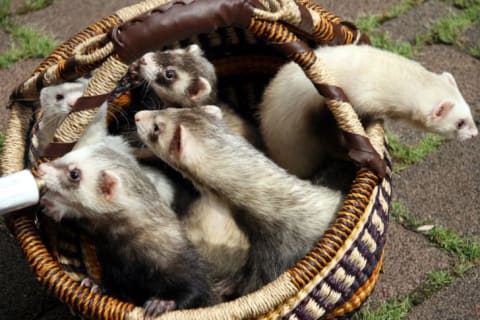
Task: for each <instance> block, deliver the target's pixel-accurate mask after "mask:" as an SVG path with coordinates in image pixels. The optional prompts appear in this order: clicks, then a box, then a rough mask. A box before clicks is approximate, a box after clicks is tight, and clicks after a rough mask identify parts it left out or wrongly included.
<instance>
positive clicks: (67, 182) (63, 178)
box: [38, 143, 155, 221]
mask: <svg viewBox="0 0 480 320" xmlns="http://www.w3.org/2000/svg"><path fill="white" fill-rule="evenodd" d="M38 172H39V176H40V178H41V179H42V180H43V181H44V182H45V190H46V192H45V195H44V197H45V199H47V200H48V201H50V202H55V203H59V204H60V205H61V207H63V208H72V209H74V210H69V211H63V212H59V213H56V216H55V217H54V218H55V219H57V220H60V219H61V218H62V217H63V216H65V215H70V216H72V215H73V216H76V217H77V218H79V217H82V218H87V219H91V220H94V221H101V219H102V217H105V218H106V219H108V217H110V216H111V214H112V213H113V214H116V215H120V214H119V213H121V212H123V211H124V210H135V208H137V203H138V201H134V200H132V199H145V197H147V198H148V200H147V199H145V201H149V200H151V199H150V198H153V199H154V198H155V197H154V196H153V197H149V190H153V189H154V187H153V185H150V184H151V183H150V184H149V181H148V179H146V178H145V179H142V172H141V170H140V169H139V168H138V166H136V163H135V161H133V159H132V158H130V157H128V156H126V155H124V154H121V153H118V152H116V151H115V150H113V149H110V148H109V147H108V146H107V145H105V144H104V143H99V144H95V145H90V146H86V147H84V148H80V149H78V150H74V151H72V152H69V153H67V154H66V155H64V156H63V157H61V158H58V159H56V160H54V161H52V162H50V163H43V164H41V165H40V166H39V170H38ZM127 186H128V188H127ZM118 219H120V216H118V217H117V220H116V221H118Z"/></svg>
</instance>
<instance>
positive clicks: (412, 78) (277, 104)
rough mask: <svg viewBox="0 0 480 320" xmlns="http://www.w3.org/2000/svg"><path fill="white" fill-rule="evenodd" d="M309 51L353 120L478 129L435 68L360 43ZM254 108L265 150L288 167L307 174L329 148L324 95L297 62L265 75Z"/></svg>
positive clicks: (452, 132) (446, 132) (453, 86)
mask: <svg viewBox="0 0 480 320" xmlns="http://www.w3.org/2000/svg"><path fill="white" fill-rule="evenodd" d="M315 54H316V55H317V57H318V58H319V59H320V60H321V61H322V62H323V64H324V65H325V67H326V68H327V70H326V72H328V74H329V75H330V76H331V77H332V78H333V79H334V81H335V83H336V84H337V85H338V86H339V87H341V88H342V89H343V90H344V91H345V93H346V95H347V96H348V98H349V99H350V102H351V104H352V107H353V108H354V110H355V111H356V112H357V113H358V115H359V116H360V117H361V118H367V119H378V118H380V119H381V118H385V117H388V118H392V119H402V120H405V121H407V122H409V123H411V124H413V125H416V126H418V127H420V128H423V129H425V130H427V131H431V132H434V133H438V134H440V135H443V136H445V137H447V138H457V139H458V140H465V139H469V138H472V137H474V136H476V135H477V134H478V129H477V128H476V125H475V122H474V120H473V118H472V114H471V111H470V107H469V106H468V104H467V103H466V102H465V100H464V98H463V96H462V94H461V93H460V90H459V88H458V86H457V83H456V81H455V79H454V78H453V76H452V75H451V74H450V73H448V72H443V73H441V74H436V73H433V72H430V71H428V70H426V69H425V68H424V67H423V66H422V65H420V64H419V63H417V62H414V61H412V60H409V59H407V58H404V57H402V56H400V55H397V54H394V53H391V52H387V51H384V50H380V49H376V48H373V47H370V46H366V45H362V46H356V45H344V46H336V47H319V48H317V49H316V50H315ZM259 114H260V123H261V124H260V127H261V133H262V138H263V140H264V144H265V147H266V149H267V153H268V155H269V156H270V157H271V158H272V159H273V160H274V161H275V162H276V163H277V164H278V165H280V166H281V167H283V168H285V169H287V171H288V172H290V173H292V174H295V175H297V176H299V177H301V178H309V177H312V175H313V174H314V173H315V172H316V171H317V170H318V168H319V167H320V166H321V164H322V163H323V161H324V159H325V157H326V156H327V155H328V154H329V152H330V151H329V150H328V147H329V145H330V144H331V139H332V135H331V134H329V133H332V132H334V133H335V130H333V131H332V129H335V128H332V125H331V123H332V121H329V120H328V118H332V116H331V114H330V113H329V111H328V110H327V108H326V103H325V99H324V98H323V97H322V96H321V95H320V94H319V93H318V92H317V90H316V89H315V87H314V86H313V84H312V83H311V81H310V80H309V79H308V78H307V77H306V75H305V74H304V72H303V70H302V69H301V68H300V67H299V66H298V65H297V64H295V63H293V62H291V63H288V64H287V65H285V66H284V67H282V68H281V69H280V70H279V71H278V73H277V74H276V75H275V77H274V78H273V79H272V80H271V82H270V83H269V85H268V86H267V88H266V90H265V92H264V95H263V100H262V102H261V103H260V106H259ZM335 135H336V136H338V130H337V131H336V133H335ZM335 135H334V136H333V137H334V139H333V140H336V138H335Z"/></svg>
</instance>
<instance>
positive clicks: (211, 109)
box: [200, 105, 223, 120]
mask: <svg viewBox="0 0 480 320" xmlns="http://www.w3.org/2000/svg"><path fill="white" fill-rule="evenodd" d="M200 108H201V109H202V110H203V111H205V112H206V113H208V114H210V115H212V116H214V117H215V118H217V119H219V120H221V119H222V118H223V113H222V110H221V109H220V108H219V107H217V106H214V105H206V106H201V107H200Z"/></svg>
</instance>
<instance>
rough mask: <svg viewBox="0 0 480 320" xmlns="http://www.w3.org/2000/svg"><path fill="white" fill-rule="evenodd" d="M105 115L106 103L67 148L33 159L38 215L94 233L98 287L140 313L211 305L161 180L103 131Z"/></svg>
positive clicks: (200, 266) (203, 268)
mask: <svg viewBox="0 0 480 320" xmlns="http://www.w3.org/2000/svg"><path fill="white" fill-rule="evenodd" d="M105 115H106V104H104V105H103V106H102V107H101V108H100V111H99V112H98V113H97V116H96V118H95V119H94V120H93V122H92V124H91V125H90V126H89V127H88V128H87V129H86V131H85V134H84V135H83V136H82V138H81V139H80V141H79V142H78V143H77V145H76V146H75V149H74V150H73V151H71V152H70V153H68V154H66V155H65V156H63V157H61V158H59V159H57V160H54V161H52V162H51V163H44V164H42V165H40V167H39V174H40V178H41V179H42V180H43V181H44V182H45V186H46V190H47V192H46V193H45V195H44V196H43V197H42V200H41V202H42V204H43V206H44V210H45V212H46V214H47V215H49V216H51V217H52V218H54V219H55V220H57V221H59V220H61V219H62V218H74V219H77V221H78V222H79V223H80V224H81V225H83V226H84V229H85V230H86V231H87V232H89V233H90V234H91V235H92V236H93V237H94V239H95V243H96V247H97V252H98V258H99V262H100V264H101V265H102V284H101V285H102V287H103V288H104V289H105V290H106V291H107V292H108V293H109V294H112V295H114V296H116V297H118V298H120V299H124V300H127V301H130V302H132V303H135V304H138V305H142V304H144V306H145V308H146V309H145V315H146V316H156V315H158V314H160V313H163V312H165V311H168V310H171V309H173V308H177V309H183V308H194V307H201V306H206V305H208V304H211V303H213V301H214V300H215V298H214V295H213V294H212V291H211V286H210V281H209V276H208V275H209V268H208V266H207V264H206V263H205V262H204V261H203V260H202V259H201V258H200V257H199V255H198V253H197V252H196V251H195V249H194V248H193V246H192V244H191V243H190V241H189V240H188V239H187V237H186V235H185V230H184V227H183V224H182V223H181V222H180V221H179V220H178V218H177V216H176V214H175V212H173V211H172V209H171V208H170V206H169V201H170V202H171V201H172V199H171V198H172V195H171V193H169V194H167V195H166V194H165V190H166V189H169V184H168V183H167V184H166V185H165V181H161V180H162V179H161V178H159V177H158V175H157V174H156V173H152V172H145V168H142V167H140V166H139V165H138V163H137V162H136V160H135V158H134V157H133V155H131V152H130V151H131V150H130V147H129V146H128V144H127V143H125V142H124V141H123V139H122V138H121V137H118V136H117V137H115V136H107V135H106V126H105V123H104V119H105ZM75 172H76V173H75ZM72 174H76V176H78V178H75V177H76V176H72ZM149 175H150V177H149ZM159 180H160V182H161V183H160V184H161V186H160V187H159V186H158V185H155V184H154V182H155V181H157V182H158V181H159ZM160 192H163V194H161V193H160Z"/></svg>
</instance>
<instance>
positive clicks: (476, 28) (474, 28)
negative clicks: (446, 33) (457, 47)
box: [461, 22, 480, 50]
mask: <svg viewBox="0 0 480 320" xmlns="http://www.w3.org/2000/svg"><path fill="white" fill-rule="evenodd" d="M461 40H462V43H463V45H464V47H465V49H466V50H469V49H472V48H476V49H480V22H476V23H474V24H473V25H471V26H470V27H469V28H468V29H467V30H465V32H464V33H463V34H462V36H461Z"/></svg>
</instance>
